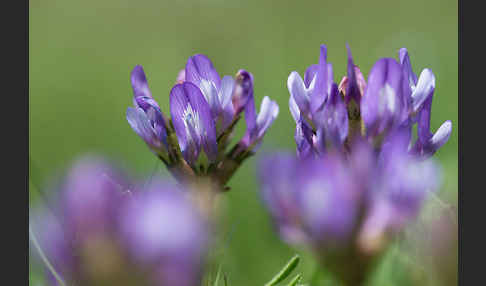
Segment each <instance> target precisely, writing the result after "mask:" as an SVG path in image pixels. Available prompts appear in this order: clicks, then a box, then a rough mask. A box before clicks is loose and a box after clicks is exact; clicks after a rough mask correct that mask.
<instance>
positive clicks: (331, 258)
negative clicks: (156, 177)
mask: <svg viewBox="0 0 486 286" xmlns="http://www.w3.org/2000/svg"><path fill="white" fill-rule="evenodd" d="M326 53H327V50H326V46H325V45H322V46H321V55H320V58H319V63H318V64H317V65H312V66H310V67H309V68H308V69H307V70H306V72H305V75H304V79H302V78H301V77H300V75H299V74H298V73H297V72H292V73H291V74H290V76H289V78H288V89H289V92H290V99H289V107H290V112H291V114H292V116H293V118H294V119H295V122H296V124H297V126H296V131H295V142H296V144H297V155H298V156H293V155H289V154H275V155H273V156H270V157H268V158H266V159H264V160H263V161H262V165H261V168H260V169H261V172H260V173H261V182H262V196H263V201H264V203H265V205H266V206H267V208H268V209H269V211H270V214H271V216H272V218H273V220H274V222H275V225H276V226H277V229H278V231H279V234H280V236H281V237H282V239H283V240H285V241H287V242H288V243H291V244H304V245H309V246H311V248H312V249H313V250H315V252H316V253H317V254H318V257H319V259H321V261H322V262H323V264H325V265H326V266H327V267H328V269H330V270H331V271H333V272H334V273H335V274H336V275H337V276H338V277H339V278H340V279H341V280H343V281H344V282H345V283H348V284H350V285H358V284H359V285H361V284H360V283H362V282H363V280H364V279H365V278H366V275H367V273H369V269H370V267H371V265H372V264H373V261H374V259H376V258H377V257H378V256H379V255H380V254H381V253H382V252H383V251H384V249H385V248H386V245H387V243H388V242H389V240H390V238H391V237H392V236H391V235H393V234H396V233H398V232H400V231H401V230H403V228H404V226H405V225H406V224H407V223H409V222H410V221H412V220H413V218H414V217H416V216H417V214H418V212H419V211H420V208H421V206H422V204H423V202H424V200H425V199H426V197H427V193H428V192H430V191H434V190H435V189H437V187H438V184H439V181H440V178H439V177H440V173H439V170H438V167H437V166H436V165H435V163H434V162H433V161H432V160H431V159H428V158H430V157H431V156H432V155H433V154H434V153H435V152H436V151H437V150H438V149H439V148H440V147H441V146H442V145H443V144H444V143H445V142H446V141H447V140H448V138H449V136H450V133H451V122H450V121H446V122H445V123H444V124H443V125H442V126H441V127H440V128H439V129H438V131H437V132H436V133H435V134H432V133H431V132H430V111H431V103H432V95H433V93H434V88H435V78H434V75H433V74H432V72H431V71H430V70H429V69H425V70H424V71H423V72H422V73H421V75H420V77H419V78H417V76H416V75H415V74H414V73H413V71H412V69H411V65H410V59H409V57H408V53H407V50H406V49H401V50H400V62H397V61H396V60H395V59H391V58H384V59H380V60H378V61H377V62H376V64H375V65H374V66H373V68H372V69H371V71H370V73H369V76H368V81H366V80H365V77H364V76H363V74H362V73H361V71H360V69H359V68H358V67H357V66H356V65H354V62H353V58H352V56H351V52H350V49H349V47H348V66H347V76H345V77H344V78H343V79H342V80H341V83H340V84H339V85H337V84H336V83H335V82H334V81H333V69H332V65H331V64H330V63H328V62H327V54H326ZM415 123H417V133H418V134H417V139H416V141H415V142H414V143H413V142H412V130H413V129H412V128H413V126H414V124H415Z"/></svg>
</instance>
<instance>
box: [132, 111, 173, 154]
mask: <svg viewBox="0 0 486 286" xmlns="http://www.w3.org/2000/svg"><path fill="white" fill-rule="evenodd" d="M126 117H127V121H128V123H129V124H130V126H131V127H132V129H133V131H135V133H137V134H138V136H140V137H142V139H143V140H144V141H145V143H147V145H148V146H149V147H151V149H154V150H161V148H162V147H164V148H165V146H163V145H162V144H161V143H162V142H163V141H161V140H160V139H159V137H158V136H157V134H156V133H155V130H154V128H153V127H152V125H151V123H150V119H149V118H148V116H147V114H146V113H145V111H143V109H142V108H139V107H137V108H132V107H128V108H127V115H126ZM161 137H162V136H161Z"/></svg>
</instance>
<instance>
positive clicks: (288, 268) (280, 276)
mask: <svg viewBox="0 0 486 286" xmlns="http://www.w3.org/2000/svg"><path fill="white" fill-rule="evenodd" d="M299 261H300V256H299V255H295V256H294V257H292V258H291V259H290V260H289V262H287V264H286V265H285V266H284V267H283V268H282V270H280V272H278V273H277V274H276V275H275V276H274V277H273V278H272V279H271V280H270V281H269V282H267V283H266V284H265V286H274V285H277V284H278V283H280V282H282V281H283V280H285V278H287V277H288V276H289V275H290V274H291V273H292V271H294V269H295V268H296V267H297V265H298V264H299ZM297 278H299V279H300V274H299V275H297ZM294 280H295V279H294ZM292 281H293V280H292ZM295 283H297V282H295Z"/></svg>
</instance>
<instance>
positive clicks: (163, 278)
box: [31, 157, 208, 286]
mask: <svg viewBox="0 0 486 286" xmlns="http://www.w3.org/2000/svg"><path fill="white" fill-rule="evenodd" d="M131 185H132V184H129V183H128V180H127V179H126V175H124V174H123V173H121V172H120V171H118V170H117V169H116V168H114V167H113V166H112V165H110V164H108V163H107V162H106V161H104V160H102V159H99V158H94V157H88V158H83V159H82V160H79V161H78V162H76V163H75V164H74V166H73V168H72V169H71V170H70V171H69V172H68V175H67V177H66V179H65V181H64V182H63V184H61V187H60V192H59V193H57V195H58V197H56V198H54V200H53V201H52V202H54V204H52V206H53V210H54V213H49V212H43V213H42V215H41V216H36V217H34V219H32V220H31V225H32V229H33V230H34V233H35V234H36V237H38V240H37V241H38V242H39V244H40V247H41V248H42V250H43V251H44V252H45V255H46V257H47V259H48V260H49V261H50V262H51V264H52V265H53V267H54V269H55V270H56V272H58V273H59V275H60V276H61V277H62V279H63V280H64V281H65V282H66V283H67V285H71V284H73V283H74V282H75V281H76V282H77V283H80V284H82V285H120V284H122V283H124V284H127V285H176V286H177V285H180V286H195V285H200V279H201V275H202V270H203V266H204V262H205V261H204V259H205V255H206V248H207V246H208V232H207V229H206V228H207V223H206V221H205V219H204V216H203V215H202V213H199V212H198V211H197V209H196V207H195V205H193V204H192V203H191V200H190V198H189V196H190V195H191V193H189V192H188V191H187V190H186V189H183V188H182V187H175V186H173V185H169V184H167V183H164V182H162V181H160V180H158V179H156V180H155V182H153V183H151V184H150V187H148V188H136V189H134V188H131V187H130V186H131ZM48 279H49V281H51V284H52V285H58V284H57V282H56V280H55V279H54V275H53V274H52V273H48Z"/></svg>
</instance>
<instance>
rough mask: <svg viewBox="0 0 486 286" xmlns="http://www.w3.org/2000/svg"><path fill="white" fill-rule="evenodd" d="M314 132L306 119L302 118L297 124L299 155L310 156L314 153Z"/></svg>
mask: <svg viewBox="0 0 486 286" xmlns="http://www.w3.org/2000/svg"><path fill="white" fill-rule="evenodd" d="M312 137H313V132H312V129H311V127H310V126H309V124H308V123H307V122H306V121H305V119H303V118H301V119H300V120H299V121H298V122H297V125H296V128H295V134H294V139H295V143H296V145H297V156H298V157H299V158H309V157H310V156H312V154H313V142H312Z"/></svg>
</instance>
